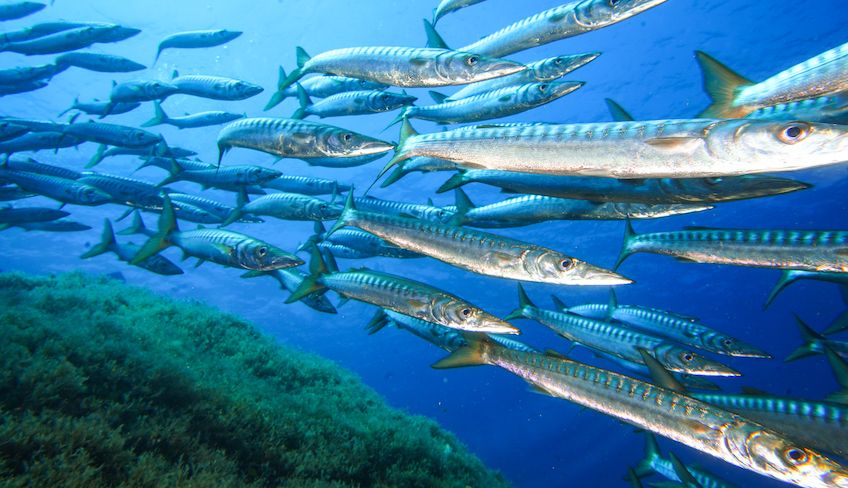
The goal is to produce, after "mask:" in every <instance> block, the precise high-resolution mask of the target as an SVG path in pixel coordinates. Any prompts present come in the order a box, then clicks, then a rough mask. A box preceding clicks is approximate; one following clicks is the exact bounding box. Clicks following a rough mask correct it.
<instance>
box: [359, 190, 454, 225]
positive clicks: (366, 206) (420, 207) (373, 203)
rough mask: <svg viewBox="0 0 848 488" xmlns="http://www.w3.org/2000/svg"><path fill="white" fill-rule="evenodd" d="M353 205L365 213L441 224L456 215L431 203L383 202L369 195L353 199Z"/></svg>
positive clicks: (448, 209)
mask: <svg viewBox="0 0 848 488" xmlns="http://www.w3.org/2000/svg"><path fill="white" fill-rule="evenodd" d="M353 205H354V206H355V207H356V208H357V209H358V210H362V211H365V212H371V213H379V214H384V215H395V216H398V217H415V218H416V219H421V220H429V221H431V222H441V223H447V222H449V221H450V219H451V218H452V217H453V216H454V215H455V213H456V212H454V211H453V210H451V209H450V208H447V207H436V206H434V205H433V204H432V202H430V203H428V204H427V205H424V204H420V203H409V202H398V201H394V200H383V199H382V198H377V197H372V196H370V195H369V196H365V197H359V198H356V197H354V199H353Z"/></svg>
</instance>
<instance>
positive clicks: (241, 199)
mask: <svg viewBox="0 0 848 488" xmlns="http://www.w3.org/2000/svg"><path fill="white" fill-rule="evenodd" d="M248 202H249V200H248V197H247V190H245V189H244V187H241V188H239V190H238V193H237V194H236V208H234V209H233V211H232V212H230V215H228V216H227V218H226V219H225V220H224V221H223V222H221V225H220V227H226V226H228V225H230V224H232V223H233V222H235V221H236V220H238V219H240V218H241V217H242V215H244V212H243V209H244V206H245V205H247V203H248Z"/></svg>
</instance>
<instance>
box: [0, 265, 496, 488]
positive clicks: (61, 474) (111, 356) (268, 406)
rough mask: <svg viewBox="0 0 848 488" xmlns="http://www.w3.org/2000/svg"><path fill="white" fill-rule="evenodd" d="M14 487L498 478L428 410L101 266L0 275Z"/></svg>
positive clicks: (0, 457) (384, 483)
mask: <svg viewBox="0 0 848 488" xmlns="http://www.w3.org/2000/svg"><path fill="white" fill-rule="evenodd" d="M0 479H2V480H4V485H5V486H64V487H82V486H85V487H91V486H151V487H152V486H182V487H200V486H257V487H259V486H263V487H264V486H283V487H348V486H350V487H353V486H358V487H366V486H367V487H439V486H445V487H486V488H489V487H498V486H506V484H507V483H506V482H505V481H504V479H503V478H502V477H500V476H499V475H497V474H496V473H493V472H492V471H489V470H487V469H486V468H485V467H484V466H483V464H482V463H481V462H480V461H479V460H478V459H477V458H475V457H473V456H472V455H470V454H469V453H468V452H467V450H466V449H465V448H464V447H463V446H462V445H461V444H460V443H459V442H458V441H457V440H456V439H455V438H454V437H453V436H452V435H451V434H449V433H447V432H445V431H444V430H442V429H441V428H440V427H439V426H437V425H436V424H435V423H433V422H432V421H430V420H427V419H425V418H422V417H416V416H411V415H408V414H405V413H402V412H399V411H397V410H394V409H392V408H389V407H388V406H386V405H385V404H384V402H383V401H382V399H381V398H380V397H379V396H378V395H377V394H376V393H375V392H373V391H372V390H370V389H369V388H367V387H365V386H364V385H362V383H361V382H360V381H359V379H358V378H357V377H356V376H354V375H353V374H351V373H349V372H346V371H344V370H341V369H340V368H339V367H338V366H336V365H334V364H333V363H331V362H330V361H327V360H325V359H321V358H319V357H316V356H314V355H310V354H305V353H302V352H297V351H293V350H289V349H287V348H284V347H282V346H280V345H278V344H276V343H275V342H274V341H272V340H271V339H269V338H266V337H264V336H263V335H262V334H260V333H259V332H257V330H256V328H255V327H254V326H252V325H250V324H247V323H245V322H243V321H240V320H239V319H237V318H235V317H233V316H231V315H227V314H223V313H221V312H219V311H216V310H213V309H210V308H209V307H208V306H205V305H202V304H199V303H192V302H178V301H173V300H169V299H167V298H163V297H160V296H157V295H154V294H153V293H150V292H148V291H146V290H144V289H140V288H134V287H130V286H127V285H125V284H122V283H120V282H118V281H115V280H111V279H108V278H104V277H93V276H88V275H82V274H68V275H62V276H58V277H50V278H47V277H33V276H26V275H20V274H6V273H2V274H0Z"/></svg>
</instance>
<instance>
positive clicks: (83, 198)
mask: <svg viewBox="0 0 848 488" xmlns="http://www.w3.org/2000/svg"><path fill="white" fill-rule="evenodd" d="M0 179H2V180H5V181H11V182H12V183H14V184H16V185H18V186H19V187H21V188H23V189H24V190H26V191H31V192H33V193H38V194H39V195H43V196H45V197H47V198H52V199H53V200H56V201H59V202H62V203H73V204H76V205H102V204H104V203H109V202H110V201H111V200H112V199H111V198H110V196H109V195H108V194H107V193H105V192H103V191H100V190H99V189H97V188H96V187H94V186H92V185H89V184H86V182H84V181H80V180H69V179H66V178H59V177H57V176H48V175H41V174H38V173H27V172H24V171H12V170H8V169H0Z"/></svg>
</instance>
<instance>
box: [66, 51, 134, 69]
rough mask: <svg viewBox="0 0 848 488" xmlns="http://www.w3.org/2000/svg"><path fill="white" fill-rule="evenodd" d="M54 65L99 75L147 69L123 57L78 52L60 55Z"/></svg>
mask: <svg viewBox="0 0 848 488" xmlns="http://www.w3.org/2000/svg"><path fill="white" fill-rule="evenodd" d="M56 64H57V65H58V66H61V67H63V69H64V68H68V67H69V66H75V67H77V68H83V69H87V70H89V71H97V72H100V73H129V72H132V71H139V70H143V69H146V68H147V67H146V66H145V65H143V64H141V63H136V62H135V61H133V60H131V59H127V58H125V57H123V56H115V55H112V54H99V53H79V52H73V53H65V54H62V55H61V56H59V57H57V58H56Z"/></svg>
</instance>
